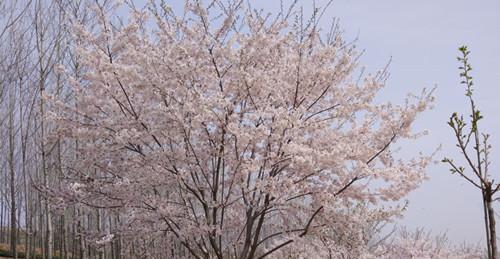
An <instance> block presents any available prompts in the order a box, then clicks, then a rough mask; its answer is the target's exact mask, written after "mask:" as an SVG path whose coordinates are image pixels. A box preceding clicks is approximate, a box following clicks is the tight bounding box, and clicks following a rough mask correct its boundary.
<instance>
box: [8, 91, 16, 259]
mask: <svg viewBox="0 0 500 259" xmlns="http://www.w3.org/2000/svg"><path fill="white" fill-rule="evenodd" d="M12 91H14V90H13V89H10V92H9V93H10V94H9V171H10V186H9V187H10V250H11V252H12V256H13V257H14V258H15V259H17V249H16V247H17V223H16V222H17V219H16V186H15V184H16V182H15V180H16V178H15V176H16V175H15V170H14V94H13V93H12Z"/></svg>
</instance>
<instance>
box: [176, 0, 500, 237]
mask: <svg viewBox="0 0 500 259" xmlns="http://www.w3.org/2000/svg"><path fill="white" fill-rule="evenodd" d="M248 1H249V2H250V3H251V4H252V6H253V7H255V8H263V9H264V10H265V11H268V12H271V13H276V12H278V11H279V6H280V4H279V1H277V0H248ZM284 1H285V3H286V0H284ZM167 3H169V4H171V5H172V6H173V7H174V9H177V8H181V7H182V3H183V1H180V0H176V1H172V0H171V1H168V0H167ZM316 3H317V5H318V6H321V5H324V4H325V3H326V0H317V1H316ZM299 5H301V6H303V7H304V8H305V9H309V10H310V8H311V6H312V0H299ZM332 18H338V19H339V21H340V26H341V28H342V29H343V30H344V39H345V40H347V41H349V40H354V39H356V38H357V42H356V45H357V46H358V49H360V50H364V55H363V56H362V58H361V62H360V63H361V65H363V66H365V67H366V69H367V71H371V72H376V71H377V70H380V69H382V68H384V66H385V65H386V64H387V62H388V61H389V60H391V63H390V67H389V70H390V73H391V75H390V77H389V80H388V81H387V86H386V88H385V89H384V90H383V91H382V92H381V93H380V96H379V98H380V99H381V100H390V101H394V102H396V103H398V102H400V103H402V102H403V101H404V97H405V96H406V94H407V93H415V94H419V93H420V92H421V91H422V89H423V88H427V89H432V88H434V87H436V90H435V91H434V95H435V97H436V103H435V106H434V109H433V110H431V111H427V112H425V113H424V114H423V115H422V116H420V118H419V119H418V120H417V122H416V125H415V129H416V130H424V129H426V130H429V132H430V133H429V135H428V136H426V137H423V138H421V139H419V140H418V141H416V142H412V143H411V144H410V145H404V146H402V147H403V150H402V154H401V155H402V156H403V157H411V156H412V155H416V154H418V152H419V151H422V152H424V153H432V152H434V151H435V150H436V148H438V147H439V146H440V145H441V150H440V151H439V152H438V153H437V154H436V157H435V159H436V160H441V159H442V158H443V157H444V156H449V157H451V158H455V160H456V161H459V160H460V158H461V157H460V156H459V153H458V152H457V150H456V148H455V146H454V139H453V133H452V131H451V129H450V128H449V127H448V126H447V124H446V122H447V120H448V118H449V117H450V115H451V114H452V113H453V112H458V113H466V112H467V108H468V107H469V106H468V105H467V99H466V98H465V96H464V88H463V87H462V86H461V85H459V82H460V80H459V77H458V74H459V71H458V62H457V59H456V56H458V54H459V52H458V50H457V49H458V47H459V46H461V45H463V44H466V45H468V46H469V48H470V50H471V52H472V53H471V63H472V67H473V69H474V70H473V71H472V75H473V76H474V79H475V80H474V81H475V88H476V89H475V91H474V96H475V98H476V102H478V106H479V109H480V110H481V112H482V113H483V114H484V116H485V119H484V120H483V121H482V122H481V124H480V128H482V129H485V130H486V132H488V133H490V134H491V135H492V137H491V143H492V145H493V151H492V156H491V157H492V160H493V161H492V165H491V168H490V169H491V171H492V172H493V175H494V177H496V178H497V179H499V181H500V172H499V171H498V170H500V165H499V164H500V161H498V160H497V161H494V160H495V158H498V156H499V155H500V120H499V118H498V116H497V115H498V114H497V113H498V112H500V101H499V97H500V66H499V63H500V51H499V49H498V48H500V1H498V0H477V1H466V0H418V1H416V0H413V1H410V0H377V1H373V0H334V1H333V4H332V5H331V6H330V7H329V8H328V10H327V11H326V12H325V14H324V17H323V22H322V26H324V28H327V27H328V26H329V23H330V22H331V20H332ZM495 162H497V163H495ZM495 170H496V171H495ZM427 173H428V176H429V180H427V181H426V182H425V183H424V184H423V185H422V186H421V187H420V188H419V189H418V190H416V191H414V192H413V193H412V194H411V195H410V196H409V197H408V200H409V207H408V210H407V211H406V213H405V216H404V218H403V219H402V220H399V221H398V224H399V225H403V226H407V227H409V228H417V227H423V228H425V229H426V230H431V231H432V232H433V233H435V234H441V233H447V235H448V237H449V239H450V241H452V242H454V243H461V242H469V243H477V242H484V237H483V236H484V223H483V221H482V220H483V216H482V206H481V205H482V203H481V194H480V192H479V191H478V190H477V189H475V188H474V187H473V186H471V185H470V184H469V183H467V182H465V181H464V180H463V179H461V178H460V177H458V176H457V175H451V174H450V172H449V171H448V167H447V166H446V165H444V164H441V163H438V164H435V165H432V166H430V167H429V169H428V172H427ZM497 207H499V209H500V206H497Z"/></svg>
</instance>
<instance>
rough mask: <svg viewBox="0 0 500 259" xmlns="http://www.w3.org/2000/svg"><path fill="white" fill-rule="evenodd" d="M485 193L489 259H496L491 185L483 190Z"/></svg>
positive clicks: (495, 235)
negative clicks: (489, 248)
mask: <svg viewBox="0 0 500 259" xmlns="http://www.w3.org/2000/svg"><path fill="white" fill-rule="evenodd" d="M485 193H486V200H485V204H486V208H487V211H488V223H489V231H488V233H489V234H490V236H489V241H490V243H489V246H490V247H491V258H492V259H497V234H496V222H495V211H494V209H493V205H492V202H493V192H492V190H491V184H488V185H487V186H486V188H485Z"/></svg>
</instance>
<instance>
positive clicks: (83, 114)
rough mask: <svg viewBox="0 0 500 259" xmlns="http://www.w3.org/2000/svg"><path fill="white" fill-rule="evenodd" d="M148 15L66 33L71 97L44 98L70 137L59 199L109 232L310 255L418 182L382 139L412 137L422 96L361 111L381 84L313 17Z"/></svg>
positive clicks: (189, 4)
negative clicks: (100, 211) (114, 228)
mask: <svg viewBox="0 0 500 259" xmlns="http://www.w3.org/2000/svg"><path fill="white" fill-rule="evenodd" d="M151 6H154V4H152V5H151ZM151 9H152V10H153V11H152V12H150V14H151V16H152V19H147V18H146V15H145V13H143V12H136V13H134V17H133V19H132V21H130V22H129V23H128V24H127V25H125V26H124V27H123V28H121V29H117V28H116V27H113V26H112V24H111V23H110V22H109V20H108V19H107V18H106V17H104V15H102V16H101V18H102V20H101V30H100V32H99V33H97V34H91V33H89V32H87V31H85V30H84V29H83V28H79V29H77V30H76V31H77V32H76V33H77V36H78V42H79V45H78V56H79V57H80V59H81V60H80V62H81V64H82V66H83V67H84V68H85V74H84V77H83V80H77V79H75V80H74V82H73V84H72V88H73V91H74V103H63V102H61V101H58V100H57V99H55V98H52V101H51V107H52V109H51V113H50V117H51V118H52V119H53V121H54V122H55V123H56V125H57V128H58V131H57V132H58V137H59V138H61V139H63V140H66V141H75V140H76V143H77V145H75V146H76V152H77V155H76V156H72V157H69V156H68V157H67V158H66V160H65V163H66V164H65V166H66V167H65V168H67V170H66V176H67V179H68V185H67V187H66V188H63V189H61V190H59V191H58V192H57V193H56V195H57V197H58V198H59V199H62V200H64V201H66V202H75V203H78V204H82V205H85V206H90V207H97V208H107V209H112V210H115V211H118V212H121V213H123V215H125V216H124V217H125V218H124V220H123V221H122V222H123V226H122V228H121V229H120V230H119V231H120V234H122V235H123V236H127V234H129V233H134V234H137V233H142V234H143V235H142V237H143V238H145V237H146V236H148V237H151V238H163V239H165V240H171V239H174V240H176V241H175V242H173V243H178V244H179V245H180V246H182V249H183V250H184V251H185V252H186V254H188V255H189V256H190V257H194V258H264V257H266V256H270V255H272V254H273V253H274V252H276V251H279V250H280V249H284V248H287V249H293V248H294V247H296V248H297V249H298V248H299V247H301V249H304V251H306V252H307V253H308V254H310V255H311V256H312V254H314V253H315V252H314V251H317V250H318V249H320V247H323V248H324V247H332V246H335V245H336V244H337V243H338V242H340V241H339V240H341V239H339V237H338V235H337V234H338V233H347V232H345V231H347V229H354V228H355V227H356V226H358V225H359V226H361V225H363V224H366V223H367V222H374V221H380V220H387V219H389V218H390V217H392V216H393V215H394V213H395V211H394V210H392V209H384V208H382V207H377V204H379V203H380V202H382V201H398V200H400V199H401V198H403V197H405V195H407V194H408V192H410V191H411V190H413V189H415V188H416V187H417V186H418V185H419V184H420V183H421V182H422V180H423V179H424V178H425V175H424V168H425V166H426V165H427V163H428V161H429V158H428V157H418V158H415V159H412V160H409V161H405V160H399V159H396V158H394V156H393V152H392V151H391V144H392V143H394V142H396V141H397V140H400V139H408V138H415V137H417V135H415V134H414V133H412V132H411V126H412V123H413V122H414V120H415V118H416V116H417V115H418V114H419V113H420V112H422V111H424V110H425V109H427V108H428V107H429V103H430V102H431V99H432V98H431V96H430V95H429V94H427V93H424V94H423V95H422V96H420V97H416V98H413V97H412V98H409V100H408V101H407V102H406V103H405V104H404V105H402V106H399V105H394V104H390V103H383V104H377V103H375V102H374V101H373V100H374V97H375V95H376V94H377V92H378V91H379V90H380V89H381V88H382V87H383V79H384V78H383V77H384V74H383V73H378V74H376V75H374V76H366V77H363V78H358V77H356V76H353V72H354V70H355V69H356V65H357V58H358V56H359V55H358V54H357V53H356V51H355V49H354V47H353V46H352V45H350V44H347V43H345V42H344V41H343V40H342V39H341V37H340V35H339V33H337V32H336V31H332V32H331V33H328V34H326V36H325V35H323V36H322V33H321V32H320V29H319V28H318V27H317V22H318V16H319V15H318V12H315V14H314V15H313V18H311V19H310V20H305V19H301V18H300V13H299V12H296V11H295V9H294V8H290V11H288V12H286V10H285V11H284V12H281V13H280V14H279V15H277V16H276V17H275V18H273V19H272V18H271V17H270V16H266V15H263V14H262V13H260V12H253V11H251V10H250V9H249V8H247V7H245V6H244V5H243V4H242V3H241V2H239V1H237V2H233V1H231V2H220V1H214V2H213V3H212V4H210V5H204V4H202V3H201V1H191V0H188V1H186V2H185V13H184V14H183V15H181V16H179V15H176V14H175V13H174V12H173V11H172V10H171V9H170V8H169V7H167V6H162V7H156V8H154V7H152V8H151ZM290 17H292V18H293V17H299V18H297V19H295V21H294V19H292V18H290ZM152 22H154V24H155V26H154V28H155V29H154V30H153V29H151V28H152V27H153V26H151V23H152ZM410 99H411V100H410ZM412 100H413V101H412ZM75 157H76V158H75ZM372 182H377V184H376V185H373V184H371V183H372ZM360 206H361V207H360ZM357 208H358V209H357ZM359 208H364V209H359ZM353 233H354V232H353ZM352 239H353V240H356V242H358V243H359V242H361V243H362V242H364V241H363V237H362V233H361V232H360V237H359V238H357V237H356V236H353V237H352ZM320 241H321V242H320ZM353 242H354V241H353Z"/></svg>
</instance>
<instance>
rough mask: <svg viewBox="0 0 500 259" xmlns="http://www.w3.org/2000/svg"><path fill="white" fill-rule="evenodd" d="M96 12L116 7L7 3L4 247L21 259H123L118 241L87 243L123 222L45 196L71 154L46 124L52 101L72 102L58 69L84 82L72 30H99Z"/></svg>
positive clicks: (1, 131)
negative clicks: (48, 99) (52, 137)
mask: <svg viewBox="0 0 500 259" xmlns="http://www.w3.org/2000/svg"><path fill="white" fill-rule="evenodd" d="M91 6H99V7H101V8H102V10H103V11H105V10H107V8H108V7H109V3H108V1H106V0H104V1H89V0H77V1H61V0H54V1H44V0H20V1H2V2H0V141H1V143H2V144H1V146H0V166H1V167H0V183H2V186H1V187H0V226H1V227H0V243H2V244H8V246H9V247H8V249H6V250H10V252H9V254H11V255H12V256H13V257H14V258H21V257H22V258H35V257H36V256H38V257H36V258H39V257H41V258H47V259H50V258H54V257H55V256H57V257H58V258H120V254H121V252H120V243H119V240H118V241H115V242H113V243H111V244H108V245H105V246H102V247H96V246H91V243H90V242H88V241H87V239H86V238H85V237H84V236H88V234H89V233H92V232H98V231H100V230H102V228H105V227H108V228H109V227H112V226H113V225H115V224H116V222H118V221H119V220H120V219H119V217H118V216H116V215H114V214H111V213H105V212H104V211H101V210H97V209H96V210H89V209H87V210H84V209H81V208H76V207H72V206H69V207H66V208H64V209H61V210H57V208H52V206H51V203H50V202H49V200H48V198H47V197H46V196H45V195H43V192H40V191H39V190H40V188H43V187H46V188H48V187H51V186H57V185H59V184H60V181H61V178H62V168H61V163H60V162H61V159H62V156H63V152H65V151H64V149H65V145H63V144H62V143H61V142H59V141H57V139H56V140H55V141H49V140H48V139H49V138H48V137H50V134H51V129H52V128H53V126H52V125H51V124H50V123H49V122H47V121H46V119H45V115H46V112H47V110H46V102H45V96H46V95H47V94H52V95H56V96H60V97H63V98H64V99H66V100H67V101H68V102H71V99H72V93H71V92H70V91H68V89H67V88H66V87H65V85H66V84H67V78H66V77H65V76H64V75H62V74H61V73H58V66H59V65H64V66H65V67H66V68H69V69H71V73H72V75H73V76H74V78H79V74H80V73H81V67H80V65H79V57H78V56H77V55H76V54H75V52H74V51H72V50H73V49H74V45H75V44H74V40H73V38H72V35H71V33H70V30H71V28H72V26H73V25H75V24H79V25H83V26H88V27H89V28H91V27H92V26H93V25H94V23H95V21H94V16H93V12H92V11H91ZM73 145H77V143H73ZM72 155H75V154H72ZM54 211H56V212H57V213H54Z"/></svg>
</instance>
